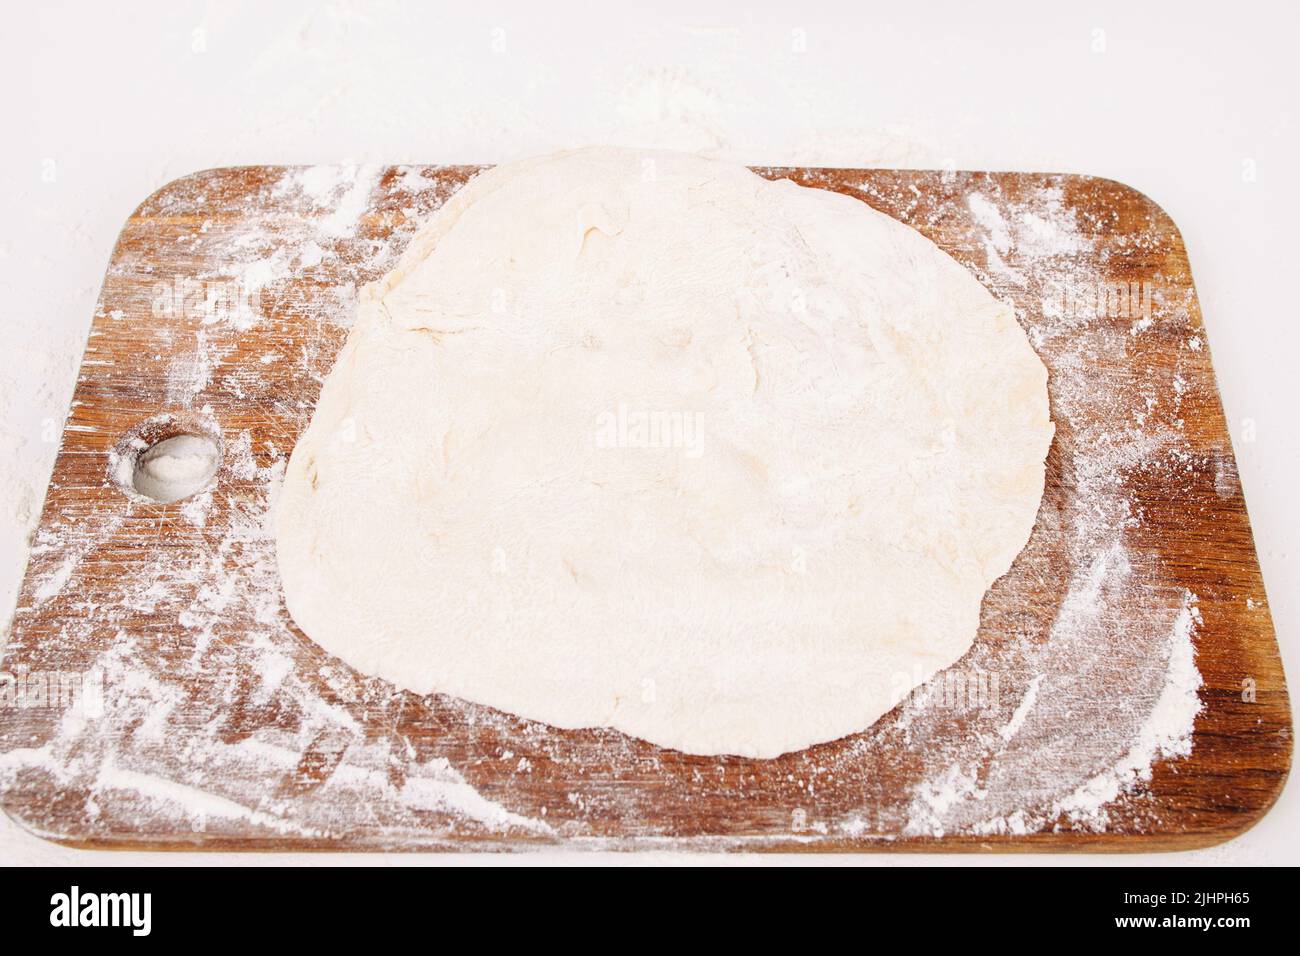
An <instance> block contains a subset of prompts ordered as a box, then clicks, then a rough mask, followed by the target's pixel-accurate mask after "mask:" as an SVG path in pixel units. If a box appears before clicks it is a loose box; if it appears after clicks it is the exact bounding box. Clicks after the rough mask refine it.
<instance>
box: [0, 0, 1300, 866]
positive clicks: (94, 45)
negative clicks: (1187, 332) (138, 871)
mask: <svg viewBox="0 0 1300 956" xmlns="http://www.w3.org/2000/svg"><path fill="white" fill-rule="evenodd" d="M440 6H441V5H439V4H432V3H422V4H418V5H417V4H411V5H410V6H409V7H408V6H405V5H399V4H390V3H371V4H362V3H352V2H338V3H324V4H307V3H277V4H270V3H266V2H264V0H259V2H247V0H246V2H242V3H240V2H233V3H222V4H216V3H212V4H201V3H188V4H187V3H176V2H168V3H163V2H155V3H145V4H131V5H118V4H94V5H89V4H87V5H85V6H78V5H65V4H58V3H47V2H41V3H27V4H23V5H21V7H17V6H11V7H9V8H8V9H7V10H6V18H7V22H6V24H5V29H4V31H3V39H2V40H0V44H2V48H0V53H2V55H0V83H2V84H3V86H2V90H3V99H2V100H0V111H3V112H2V115H0V119H2V120H3V124H2V125H0V129H3V130H4V132H5V135H4V139H5V144H4V146H3V148H2V149H0V167H2V172H3V183H4V189H3V193H2V194H0V203H2V205H0V620H7V619H8V617H9V614H10V612H11V611H12V608H13V602H14V599H15V595H16V591H17V587H18V584H19V582H20V580H21V576H22V569H23V565H24V562H25V560H26V548H27V536H28V534H29V533H30V531H31V528H32V526H33V525H34V523H35V518H36V515H37V513H38V512H39V508H40V502H41V498H42V495H43V494H44V488H45V483H46V481H47V480H48V477H49V471H50V467H51V465H52V463H53V459H54V453H55V451H56V445H57V435H58V433H59V432H60V430H61V427H62V421H63V418H64V416H65V414H66V412H67V408H68V402H69V400H70V396H71V393H72V385H73V380H74V378H75V375H76V369H77V365H78V363H79V361H80V356H81V349H82V346H83V344H84V339H85V334H86V331H87V329H88V327H89V323H90V316H91V312H92V310H93V307H94V303H95V299H96V297H97V295H98V291H99V284H100V281H101V278H102V275H103V270H104V266H105V264H106V262H107V259H108V255H109V252H110V250H111V248H112V245H113V242H114V240H115V239H116V236H117V232H118V230H119V229H120V227H121V225H122V223H123V221H124V220H125V219H126V217H127V216H128V215H129V214H130V212H131V211H132V209H133V208H134V207H135V206H136V205H137V204H138V203H139V202H140V200H142V199H143V198H144V197H145V196H147V195H148V194H149V193H151V192H152V191H153V190H155V189H157V188H158V187H159V186H161V185H163V184H164V183H166V182H167V181H169V180H171V179H174V178H176V177H178V176H181V175H184V174H185V173H188V172H192V171H194V170H198V169H203V168H207V167H212V166H226V165H244V164H257V163H276V164H278V163H333V162H345V161H347V162H381V163H498V162H502V161H505V160H510V159H516V158H519V157H522V156H527V155H530V154H535V153H539V152H546V151H550V150H554V149H558V148H564V147H571V146H579V145H585V144H591V143H614V144H620V145H629V146H641V147H666V148H678V149H688V150H698V151H702V152H704V153H706V154H708V155H713V156H718V157H724V158H729V159H734V160H737V161H740V162H744V163H748V164H751V165H759V164H779V165H797V164H809V165H814V164H815V165H839V166H911V167H936V166H943V165H950V164H951V165H955V166H956V168H959V169H1002V170H1039V171H1056V172H1077V173H1091V174H1095V175H1100V176H1107V177H1111V178H1114V179H1119V180H1121V181H1123V182H1126V183H1129V184H1130V185H1132V186H1135V187H1137V188H1138V189H1140V190H1142V191H1144V192H1146V193H1147V194H1149V195H1150V196H1152V197H1153V198H1154V199H1155V200H1156V201H1157V202H1159V203H1160V204H1161V205H1163V206H1164V207H1165V209H1166V210H1168V211H1169V213H1170V214H1171V215H1172V216H1173V218H1174V220H1175V221H1176V222H1177V223H1178V224H1179V226H1180V227H1181V229H1182V232H1183V236H1184V238H1185V240H1186V243H1187V246H1188V250H1189V252H1190V256H1191V261H1192V267H1193V270H1194V273H1195V279H1196V285H1197V289H1198V292H1199V295H1200V300H1201V308H1202V311H1203V313H1204V316H1205V323H1206V329H1207V333H1208V338H1209V343H1210V347H1211V351H1212V354H1213V359H1214V366H1215V370H1216V372H1217V374H1218V378H1219V383H1220V386H1221V388H1222V393H1223V400H1224V404H1225V407H1226V411H1227V416H1228V421H1229V423H1230V425H1231V427H1232V431H1233V440H1234V444H1235V447H1236V453H1237V461H1238V466H1239V470H1240V474H1241V480H1242V483H1243V485H1244V486H1245V490H1246V498H1247V501H1248V503H1249V506H1250V514H1251V518H1252V523H1253V526H1254V530H1255V538H1256V542H1257V545H1258V548H1259V557H1260V561H1261V563H1262V565H1263V568H1264V578H1265V582H1266V585H1267V588H1268V594H1269V598H1270V603H1271V607H1272V613H1273V619H1274V622H1275V624H1276V627H1277V632H1278V638H1279V640H1280V642H1281V645H1282V653H1283V658H1284V660H1285V663H1286V665H1287V671H1288V673H1289V674H1291V675H1292V677H1295V675H1296V674H1300V635H1298V631H1300V603H1298V602H1297V587H1296V585H1297V570H1298V568H1300V554H1298V552H1300V507H1297V505H1296V502H1295V498H1294V495H1295V479H1296V475H1295V467H1296V465H1297V463H1298V460H1300V438H1298V437H1297V433H1296V430H1295V428H1294V425H1293V420H1292V416H1293V414H1294V410H1295V409H1296V408H1297V407H1300V375H1298V374H1297V371H1296V369H1295V361H1296V358H1297V357H1300V334H1298V333H1297V329H1296V318H1297V316H1296V305H1295V296H1294V294H1293V290H1294V282H1295V279H1296V276H1297V269H1296V266H1295V264H1294V263H1293V261H1292V260H1293V257H1294V255H1295V252H1296V242H1295V240H1294V237H1293V232H1292V230H1293V229H1294V226H1295V224H1296V222H1297V220H1298V219H1300V190H1297V186H1296V182H1297V175H1296V172H1295V165H1296V156H1297V147H1300V136H1298V132H1300V124H1298V123H1297V117H1296V114H1295V112H1294V108H1295V107H1294V103H1295V97H1296V92H1297V89H1300V84H1298V83H1297V79H1298V74H1300V70H1298V69H1297V67H1296V59H1297V56H1298V54H1297V52H1296V50H1295V47H1294V43H1295V37H1296V36H1297V28H1298V27H1300V14H1297V9H1298V5H1296V4H1292V3H1287V4H1283V3H1277V4H1276V5H1258V6H1257V5H1253V4H1248V3H1240V2H1238V3H1233V4H1205V5H1200V4H1196V3H1177V4H1168V5H1163V6H1154V5H1151V6H1148V5H1139V4H1136V3H1133V2H1131V0H1129V2H1117V3H1097V2H1087V3H1074V4H1060V5H1056V4H1054V5H1050V9H1049V5H1047V4H1042V3H1024V4H1008V5H1003V6H1002V7H1001V8H1000V9H998V10H992V9H990V8H989V6H988V5H985V4H972V3H960V4H959V3H953V4H931V5H928V6H924V7H923V5H921V4H915V3H899V2H897V0H894V2H891V3H888V4H871V3H868V2H864V0H852V2H846V3H842V4H824V5H821V6H818V5H816V4H813V3H788V2H786V3H781V4H771V5H770V6H768V7H767V9H766V10H765V9H764V5H763V4H760V3H756V2H745V3H734V4H713V5H710V4H708V3H703V2H690V3H683V4H680V5H677V4H672V3H663V2H660V3H656V4H654V5H653V7H651V8H649V9H647V10H644V11H642V12H632V11H630V10H624V9H623V7H624V4H621V3H611V4H598V3H593V2H587V3H577V4H572V5H570V6H568V7H567V8H566V7H565V6H564V5H557V4H552V3H547V4H539V3H530V4H524V3H520V4H518V5H515V6H506V5H497V4H489V3H478V2H475V3H468V4H463V3H462V4H455V5H447V8H446V9H439V7H440ZM873 8H874V9H873ZM797 31H802V32H797ZM801 38H802V40H803V41H804V43H805V44H806V48H805V49H804V50H803V51H802V52H800V51H799V49H798V47H799V42H798V41H799V40H800V39H801ZM1252 174H1253V175H1252ZM52 436H53V440H52ZM1252 437H1253V440H1250V439H1251V438H1252ZM1297 834H1300V796H1298V795H1297V788H1296V787H1294V786H1292V787H1290V788H1289V789H1288V790H1287V791H1286V792H1285V793H1284V794H1283V797H1282V799H1281V801H1280V803H1279V805H1278V806H1277V807H1276V808H1275V809H1274V810H1273V812H1272V813H1270V814H1269V815H1268V816H1267V817H1266V818H1265V820H1264V821H1263V822H1262V823H1261V824H1259V825H1258V826H1257V827H1256V828H1254V829H1253V830H1252V831H1250V832H1249V833H1247V834H1246V835H1245V836H1243V837H1241V838H1239V839H1237V840H1235V841H1232V842H1231V843H1228V844H1225V845H1223V846H1221V847H1218V848H1214V849H1211V850H1208V851H1198V852H1196V853H1190V854H1179V855H1175V856H1141V857H1122V858H1119V860H1120V861H1121V862H1148V861H1153V862H1161V863H1171V862H1186V863H1193V862H1195V863H1204V862H1236V863H1292V864H1294V863H1297V862H1300V836H1297ZM149 858H151V857H150V855H149V854H137V853H127V854H112V855H106V854H91V853H88V852H85V851H72V850H67V849H64V848H61V847H57V846H54V845H52V844H48V843H44V842H42V841H40V840H38V839H36V838H35V837H31V836H29V835H27V834H25V833H23V832H22V831H20V830H19V829H18V828H17V827H16V826H15V825H14V824H13V823H12V822H10V821H8V820H7V819H3V818H2V817H0V862H3V863H14V862H18V863H35V862H63V861H79V862H90V863H112V862H127V861H136V860H141V859H149ZM152 858H154V859H157V857H152ZM270 859H271V860H272V861H273V862H276V863H284V862H288V861H290V860H292V859H295V858H293V857H285V856H277V857H272V858H270ZM305 859H308V860H310V862H312V863H326V862H334V861H337V860H338V859H340V858H338V857H322V856H312V857H308V858H305ZM408 859H409V858H408ZM638 859H644V858H638ZM935 859H937V858H936V857H924V858H917V857H906V858H896V857H895V858H891V857H876V858H874V861H875V862H906V863H918V862H931V861H933V860H935ZM939 859H945V860H947V859H951V858H948V857H943V858H939ZM1034 859H1035V860H1036V861H1042V859H1043V858H1041V857H1038V858H1034ZM1071 859H1073V860H1074V861H1075V862H1079V863H1096V862H1113V861H1115V859H1116V858H1102V859H1101V860H1099V859H1098V858H1096V857H1088V858H1071ZM166 860H167V862H169V863H186V862H212V861H215V862H219V863H235V862H239V863H242V864H245V865H246V864H247V863H248V862H249V858H247V857H238V858H236V857H230V856H225V857H213V856H201V855H190V856H185V855H170V856H168V857H166ZM405 861H407V860H403V861H402V862H405ZM532 861H533V858H531V857H528V858H525V859H524V860H523V862H532ZM966 861H967V862H983V863H987V862H990V861H989V859H988V858H976V859H971V858H967V859H966ZM1013 861H1019V862H1023V861H1024V858H1006V857H1002V858H997V859H995V860H994V861H993V862H1013ZM390 862H399V860H397V859H391V860H390ZM516 862H518V861H516ZM836 862H846V861H845V860H843V859H840V860H837V861H836Z"/></svg>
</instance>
